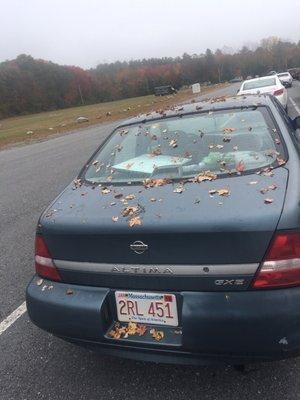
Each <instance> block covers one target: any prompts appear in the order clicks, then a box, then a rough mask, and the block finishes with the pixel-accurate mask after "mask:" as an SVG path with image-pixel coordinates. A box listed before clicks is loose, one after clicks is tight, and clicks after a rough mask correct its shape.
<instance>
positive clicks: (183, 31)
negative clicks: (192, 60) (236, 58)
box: [0, 0, 300, 68]
mask: <svg viewBox="0 0 300 400" xmlns="http://www.w3.org/2000/svg"><path fill="white" fill-rule="evenodd" d="M0 10H1V20H0V38H1V39H0V61H4V60H6V59H12V58H15V57H16V56H17V55H18V54H21V53H26V54H31V55H32V56H33V57H35V58H43V59H46V60H51V61H54V62H57V63H60V64H71V65H79V66H81V67H84V68H88V67H94V66H96V65H97V63H99V62H103V61H115V60H130V59H137V58H144V57H162V56H177V55H182V54H183V53H184V52H187V53H190V54H192V53H201V52H204V51H205V50H206V48H211V49H212V50H215V49H216V48H222V47H223V46H224V45H227V46H230V47H233V48H235V49H236V48H240V47H241V46H242V45H243V44H244V43H247V42H258V41H259V40H260V39H261V38H263V37H268V36H273V35H274V36H279V37H282V38H284V39H290V40H294V41H298V40H300V1H299V0H284V1H283V0H280V1H279V0H250V1H242V0H198V1H197V0H108V1H104V0H81V1H79V0H0ZM282 11H284V14H285V15H284V14H283V12H282Z"/></svg>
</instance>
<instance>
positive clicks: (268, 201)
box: [265, 199, 274, 204]
mask: <svg viewBox="0 0 300 400" xmlns="http://www.w3.org/2000/svg"><path fill="white" fill-rule="evenodd" d="M273 201H274V200H273V199H265V204H271V203H273Z"/></svg>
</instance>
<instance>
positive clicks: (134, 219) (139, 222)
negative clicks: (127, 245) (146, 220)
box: [129, 216, 142, 228]
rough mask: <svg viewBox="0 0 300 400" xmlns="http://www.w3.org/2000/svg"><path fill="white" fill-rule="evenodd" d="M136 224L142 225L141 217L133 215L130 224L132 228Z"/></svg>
mask: <svg viewBox="0 0 300 400" xmlns="http://www.w3.org/2000/svg"><path fill="white" fill-rule="evenodd" d="M135 225H142V221H141V218H140V217H139V216H137V217H133V218H131V219H130V220H129V226H130V228H132V227H133V226H135Z"/></svg>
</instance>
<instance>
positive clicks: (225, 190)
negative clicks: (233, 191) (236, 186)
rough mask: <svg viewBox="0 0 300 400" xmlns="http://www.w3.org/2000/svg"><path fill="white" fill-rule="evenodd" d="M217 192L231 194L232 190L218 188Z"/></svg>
mask: <svg viewBox="0 0 300 400" xmlns="http://www.w3.org/2000/svg"><path fill="white" fill-rule="evenodd" d="M217 193H218V195H219V196H225V197H226V196H229V195H230V190H229V189H218V190H217Z"/></svg>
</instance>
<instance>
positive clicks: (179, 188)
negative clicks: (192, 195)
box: [173, 186, 185, 193]
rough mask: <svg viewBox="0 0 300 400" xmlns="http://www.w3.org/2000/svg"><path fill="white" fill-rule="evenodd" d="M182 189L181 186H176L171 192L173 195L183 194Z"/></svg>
mask: <svg viewBox="0 0 300 400" xmlns="http://www.w3.org/2000/svg"><path fill="white" fill-rule="evenodd" d="M184 190H185V189H184V187H183V186H177V187H176V188H175V189H174V190H173V192H174V193H182V192H184Z"/></svg>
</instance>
